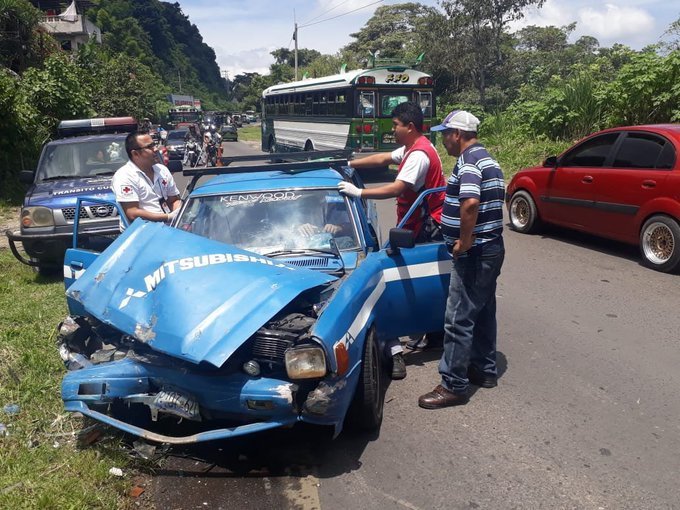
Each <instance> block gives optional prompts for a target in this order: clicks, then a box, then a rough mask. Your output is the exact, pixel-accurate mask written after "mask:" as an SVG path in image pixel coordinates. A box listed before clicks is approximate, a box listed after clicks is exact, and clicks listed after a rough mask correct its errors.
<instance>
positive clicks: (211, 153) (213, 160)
mask: <svg viewBox="0 0 680 510" xmlns="http://www.w3.org/2000/svg"><path fill="white" fill-rule="evenodd" d="M206 152H207V156H208V157H207V166H216V165H217V143H216V141H215V140H211V141H209V142H208V144H207V146H206Z"/></svg>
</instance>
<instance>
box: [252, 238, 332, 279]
mask: <svg viewBox="0 0 680 510" xmlns="http://www.w3.org/2000/svg"><path fill="white" fill-rule="evenodd" d="M330 246H331V249H330V250H322V249H321V248H299V249H296V250H276V251H272V252H269V253H264V254H263V255H264V256H265V257H279V256H281V255H304V254H306V253H321V254H323V255H330V256H332V257H335V258H336V259H338V260H339V261H340V271H341V274H344V273H345V261H344V260H343V259H342V256H341V255H340V250H339V249H338V246H337V244H335V239H331V240H330Z"/></svg>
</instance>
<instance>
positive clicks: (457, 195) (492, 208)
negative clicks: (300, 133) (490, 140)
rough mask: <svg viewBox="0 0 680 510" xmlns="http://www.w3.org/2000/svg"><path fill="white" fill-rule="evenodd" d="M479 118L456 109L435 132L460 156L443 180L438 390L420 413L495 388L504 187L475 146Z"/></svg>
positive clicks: (429, 395)
mask: <svg viewBox="0 0 680 510" xmlns="http://www.w3.org/2000/svg"><path fill="white" fill-rule="evenodd" d="M478 126H479V119H477V117H475V116H474V115H472V114H471V113H469V112H466V111H463V110H455V111H453V112H451V113H450V114H449V115H447V116H446V118H445V119H444V121H443V122H442V123H441V124H440V125H439V126H435V127H433V128H432V131H441V132H442V138H443V142H444V147H446V151H447V152H448V153H449V154H450V155H451V156H456V157H457V158H458V160H457V162H456V166H455V167H454V169H453V173H452V174H451V177H450V178H449V180H448V182H447V187H446V200H445V202H444V210H443V213H442V223H441V228H442V232H443V234H444V241H445V242H446V244H447V246H448V248H449V251H450V252H451V255H452V256H453V260H452V268H451V283H450V286H449V298H448V301H447V303H446V314H445V317H444V353H443V354H442V358H441V361H440V362H439V373H440V374H441V384H439V385H438V386H437V387H436V388H435V389H434V390H432V391H431V392H429V393H426V394H425V395H422V396H421V397H420V398H419V399H418V405H419V406H420V407H423V408H425V409H439V408H442V407H448V406H455V405H461V404H466V403H467V401H468V395H467V392H468V384H469V383H472V384H475V385H477V386H481V387H483V388H493V387H494V386H496V384H497V381H496V379H497V370H496V280H497V279H498V276H499V275H500V272H501V266H502V265H503V258H504V256H505V248H504V246H503V201H504V198H505V184H504V181H503V172H502V171H501V169H500V167H499V166H498V163H497V162H496V161H495V160H494V159H493V158H492V157H491V156H490V155H489V153H488V152H487V150H486V149H485V148H484V146H483V145H482V144H481V143H479V141H478V140H477V128H478Z"/></svg>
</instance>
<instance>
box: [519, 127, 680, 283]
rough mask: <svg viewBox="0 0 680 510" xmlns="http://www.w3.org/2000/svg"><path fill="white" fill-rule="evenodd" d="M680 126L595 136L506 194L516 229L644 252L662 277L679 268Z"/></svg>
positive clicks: (524, 173)
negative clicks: (562, 230)
mask: <svg viewBox="0 0 680 510" xmlns="http://www.w3.org/2000/svg"><path fill="white" fill-rule="evenodd" d="M679 154H680V124H659V125H648V126H627V127H618V128H613V129H606V130H604V131H600V132H598V133H595V134H592V135H590V136H588V137H587V138H585V139H583V140H581V141H580V142H578V143H577V144H575V145H574V146H573V147H571V148H569V149H567V150H566V151H565V152H564V153H562V154H560V155H559V156H557V157H555V156H552V157H549V158H548V159H546V161H545V162H544V163H543V165H542V166H538V167H532V168H527V169H524V170H521V171H519V172H518V173H517V174H515V176H514V177H513V178H512V180H511V181H510V183H509V185H508V187H507V195H506V201H507V207H508V212H509V215H510V224H511V226H512V228H513V229H514V230H517V231H518V232H523V233H532V232H535V231H536V230H537V229H538V228H539V227H540V225H541V223H551V224H555V225H560V226H563V227H568V228H573V229H576V230H580V231H583V232H587V233H590V234H595V235H598V236H602V237H606V238H609V239H614V240H617V241H622V242H625V243H629V244H635V245H638V246H639V248H640V252H641V254H642V258H643V261H644V263H645V264H646V265H647V266H649V267H651V268H653V269H656V270H658V271H663V272H671V271H675V270H677V269H678V268H679V267H680V158H679V157H678V155H679Z"/></svg>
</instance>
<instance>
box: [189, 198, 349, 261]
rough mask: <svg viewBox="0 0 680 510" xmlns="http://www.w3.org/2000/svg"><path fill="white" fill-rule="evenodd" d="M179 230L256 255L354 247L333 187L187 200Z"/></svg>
mask: <svg viewBox="0 0 680 510" xmlns="http://www.w3.org/2000/svg"><path fill="white" fill-rule="evenodd" d="M178 226H179V228H180V229H182V230H186V231H188V232H193V233H194V234H198V235H201V236H204V237H207V238H209V239H213V240H215V241H220V242H223V243H227V244H233V245H235V246H238V247H239V248H242V249H244V250H248V251H252V252H254V253H257V254H259V255H270V254H275V253H277V252H281V251H289V250H330V251H334V248H335V247H337V249H338V250H352V249H355V248H357V247H358V242H357V236H356V231H355V228H354V224H353V223H352V220H351V217H350V214H349V209H348V204H347V200H346V199H345V198H344V197H343V196H341V195H340V194H339V193H338V192H337V191H336V190H279V191H270V192H257V193H238V194H229V195H213V196H204V197H196V198H194V199H192V200H191V201H190V202H189V204H188V205H187V208H186V210H185V212H184V214H183V215H182V217H181V219H180V222H179V225H178Z"/></svg>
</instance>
